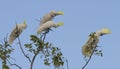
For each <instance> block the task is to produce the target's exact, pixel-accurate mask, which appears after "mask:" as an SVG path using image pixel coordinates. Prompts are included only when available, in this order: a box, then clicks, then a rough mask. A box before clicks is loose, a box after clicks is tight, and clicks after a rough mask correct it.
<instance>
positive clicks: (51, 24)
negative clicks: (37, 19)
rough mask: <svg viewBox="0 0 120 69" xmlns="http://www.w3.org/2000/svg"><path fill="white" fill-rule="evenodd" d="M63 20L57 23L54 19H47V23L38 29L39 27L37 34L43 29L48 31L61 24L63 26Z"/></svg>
mask: <svg viewBox="0 0 120 69" xmlns="http://www.w3.org/2000/svg"><path fill="white" fill-rule="evenodd" d="M63 25H64V23H63V22H58V23H55V22H54V21H47V22H46V23H44V24H42V25H41V26H40V27H39V28H38V29H37V34H41V33H42V32H43V31H47V30H48V29H50V28H52V27H54V28H57V27H59V26H63Z"/></svg>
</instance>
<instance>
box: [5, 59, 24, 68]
mask: <svg viewBox="0 0 120 69" xmlns="http://www.w3.org/2000/svg"><path fill="white" fill-rule="evenodd" d="M7 61H8V63H9V64H10V65H11V66H16V67H18V68H19V69H22V68H21V67H20V66H19V65H17V64H12V63H11V62H10V61H9V60H7Z"/></svg>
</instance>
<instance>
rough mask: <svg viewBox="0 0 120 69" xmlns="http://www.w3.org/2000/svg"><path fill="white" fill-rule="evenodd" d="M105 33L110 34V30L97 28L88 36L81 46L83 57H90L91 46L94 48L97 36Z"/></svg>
mask: <svg viewBox="0 0 120 69" xmlns="http://www.w3.org/2000/svg"><path fill="white" fill-rule="evenodd" d="M105 34H110V30H109V29H107V28H103V29H102V30H99V31H97V32H94V33H93V34H91V35H90V36H89V39H88V41H87V42H86V43H85V45H84V46H83V47H82V54H83V55H84V56H85V57H90V55H91V54H92V51H93V48H95V47H96V46H97V44H98V42H99V37H100V36H102V35H105Z"/></svg>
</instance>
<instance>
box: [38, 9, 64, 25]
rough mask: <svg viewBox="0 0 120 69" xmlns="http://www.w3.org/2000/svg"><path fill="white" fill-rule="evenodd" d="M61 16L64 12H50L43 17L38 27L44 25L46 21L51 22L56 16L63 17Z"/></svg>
mask: <svg viewBox="0 0 120 69" xmlns="http://www.w3.org/2000/svg"><path fill="white" fill-rule="evenodd" d="M63 14H64V12H62V11H51V12H50V13H48V14H46V15H45V16H43V18H42V19H41V21H40V25H42V24H44V23H46V22H47V21H51V20H52V19H53V18H54V17H55V16H57V15H63Z"/></svg>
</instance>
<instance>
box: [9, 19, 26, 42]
mask: <svg viewBox="0 0 120 69" xmlns="http://www.w3.org/2000/svg"><path fill="white" fill-rule="evenodd" d="M26 28H27V24H26V21H24V22H23V23H21V24H16V26H15V28H14V29H13V30H12V32H11V34H10V36H9V44H12V43H13V41H14V40H15V39H16V38H17V37H19V36H20V34H21V33H22V32H23V30H24V29H26Z"/></svg>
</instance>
